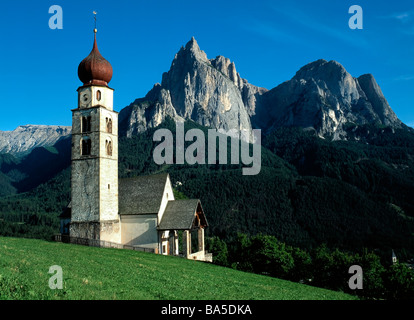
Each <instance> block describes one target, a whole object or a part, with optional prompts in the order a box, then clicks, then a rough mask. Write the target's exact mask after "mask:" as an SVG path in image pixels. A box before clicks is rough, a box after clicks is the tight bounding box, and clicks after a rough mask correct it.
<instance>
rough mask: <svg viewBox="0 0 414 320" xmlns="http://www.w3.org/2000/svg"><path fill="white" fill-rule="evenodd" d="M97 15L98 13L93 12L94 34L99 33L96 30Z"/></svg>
mask: <svg viewBox="0 0 414 320" xmlns="http://www.w3.org/2000/svg"><path fill="white" fill-rule="evenodd" d="M96 14H97V12H96V11H93V18H94V20H95V29H93V32H94V33H97V32H98V29H96Z"/></svg>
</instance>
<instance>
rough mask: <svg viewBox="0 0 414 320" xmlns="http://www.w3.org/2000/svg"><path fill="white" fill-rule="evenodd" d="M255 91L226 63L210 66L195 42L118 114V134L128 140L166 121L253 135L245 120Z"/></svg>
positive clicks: (212, 62) (222, 60) (219, 58)
mask: <svg viewBox="0 0 414 320" xmlns="http://www.w3.org/2000/svg"><path fill="white" fill-rule="evenodd" d="M259 91H260V92H262V90H261V88H257V87H255V86H253V85H250V84H249V83H248V82H247V81H246V80H244V79H242V78H241V77H240V75H239V74H238V73H237V71H236V66H235V64H234V63H233V62H231V61H230V60H229V59H228V58H225V57H223V56H217V57H216V58H215V59H211V60H209V59H208V58H207V55H206V53H205V52H204V51H202V50H201V49H200V47H199V45H198V43H197V41H196V40H195V38H194V37H193V38H192V39H191V40H190V41H189V42H188V43H187V44H186V45H185V46H184V47H181V49H180V50H179V52H178V53H177V54H176V55H175V57H174V60H173V62H172V64H171V68H170V70H169V71H168V72H165V73H164V74H163V76H162V81H161V84H160V85H155V86H154V87H153V88H152V90H151V91H150V92H149V93H148V94H147V95H146V97H145V99H138V100H136V101H135V102H134V103H133V104H132V105H130V106H129V107H127V108H126V109H124V110H122V111H121V114H120V120H122V124H121V125H120V128H121V131H123V132H126V135H127V136H128V135H131V134H133V133H134V132H140V131H143V130H146V128H149V127H154V126H156V125H158V124H159V123H161V122H162V120H163V119H164V118H165V116H167V115H168V116H170V117H172V118H174V119H177V120H182V119H187V120H193V121H195V122H197V123H199V124H201V125H204V126H207V127H211V128H214V129H223V130H225V131H228V130H230V129H236V130H243V131H247V132H251V130H252V127H251V123H250V116H249V115H250V113H251V112H252V110H254V107H255V95H257V94H258V92H259Z"/></svg>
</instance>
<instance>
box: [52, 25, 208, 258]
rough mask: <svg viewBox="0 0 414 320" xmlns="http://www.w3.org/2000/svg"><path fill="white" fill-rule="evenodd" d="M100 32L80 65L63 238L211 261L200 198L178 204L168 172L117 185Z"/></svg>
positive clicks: (113, 116)
mask: <svg viewBox="0 0 414 320" xmlns="http://www.w3.org/2000/svg"><path fill="white" fill-rule="evenodd" d="M96 33H97V30H96V28H95V29H94V42H93V48H92V51H91V52H90V54H89V55H88V56H87V57H86V58H85V59H84V60H82V62H81V63H80V64H79V67H78V76H79V79H80V81H81V82H82V83H83V85H82V86H80V87H79V88H78V89H77V92H78V107H77V108H76V109H73V110H72V156H71V169H72V170H71V202H70V204H69V205H68V207H67V208H66V210H65V211H64V212H63V213H62V214H61V215H60V218H61V234H62V236H66V237H68V238H69V239H70V241H71V242H74V243H77V242H76V241H75V240H76V239H82V240H83V241H84V242H85V241H86V242H87V244H88V243H89V244H91V243H93V244H94V245H98V246H105V245H104V244H105V243H110V244H115V247H121V248H123V247H124V248H130V249H147V250H148V251H151V252H155V253H158V254H163V255H175V256H182V257H185V258H187V259H194V260H201V261H211V259H212V256H211V254H207V253H206V252H205V245H204V229H205V228H206V227H207V226H208V223H207V219H206V216H205V214H204V211H203V208H202V205H201V202H200V200H199V199H186V200H175V198H174V193H173V188H172V184H171V180H170V177H169V174H167V173H161V174H155V175H148V176H138V177H133V178H126V179H118V113H117V112H116V111H114V110H113V92H114V90H113V89H112V88H110V87H109V86H108V83H109V82H110V80H111V78H112V72H113V70H112V66H111V64H110V63H109V62H108V61H107V60H106V59H104V58H103V57H102V55H101V54H100V52H99V50H98V46H97V41H96ZM192 238H193V240H194V241H192Z"/></svg>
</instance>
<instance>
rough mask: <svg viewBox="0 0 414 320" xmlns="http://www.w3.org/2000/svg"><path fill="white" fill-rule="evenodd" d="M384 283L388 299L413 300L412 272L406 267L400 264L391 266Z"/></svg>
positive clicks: (413, 279) (413, 280)
mask: <svg viewBox="0 0 414 320" xmlns="http://www.w3.org/2000/svg"><path fill="white" fill-rule="evenodd" d="M384 282H385V288H386V290H387V298H388V299H392V300H401V299H402V300H407V299H414V272H413V270H412V269H410V268H408V267H407V266H406V265H404V264H402V263H395V264H393V265H391V266H390V267H389V269H388V270H387V273H386V278H385V281H384Z"/></svg>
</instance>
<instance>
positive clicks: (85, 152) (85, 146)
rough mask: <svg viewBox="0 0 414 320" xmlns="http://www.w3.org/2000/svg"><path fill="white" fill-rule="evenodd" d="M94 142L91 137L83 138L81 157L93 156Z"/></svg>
mask: <svg viewBox="0 0 414 320" xmlns="http://www.w3.org/2000/svg"><path fill="white" fill-rule="evenodd" d="M91 149H92V142H91V139H90V138H89V137H83V138H82V140H81V155H82V156H89V155H90V154H91Z"/></svg>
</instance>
